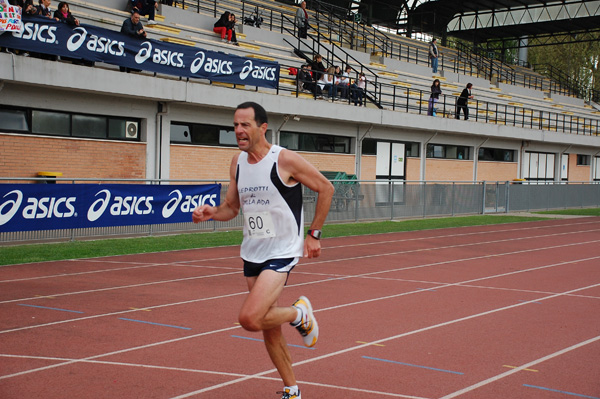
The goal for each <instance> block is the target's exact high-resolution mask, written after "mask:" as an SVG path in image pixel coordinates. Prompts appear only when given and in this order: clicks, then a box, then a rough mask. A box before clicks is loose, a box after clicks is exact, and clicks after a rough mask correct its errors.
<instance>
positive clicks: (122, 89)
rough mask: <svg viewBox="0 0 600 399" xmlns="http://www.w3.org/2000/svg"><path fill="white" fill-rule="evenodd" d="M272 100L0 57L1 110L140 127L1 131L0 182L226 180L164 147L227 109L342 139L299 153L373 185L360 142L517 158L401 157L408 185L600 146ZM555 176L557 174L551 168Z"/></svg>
mask: <svg viewBox="0 0 600 399" xmlns="http://www.w3.org/2000/svg"><path fill="white" fill-rule="evenodd" d="M276 94H277V93H276V92H275V91H273V90H271V91H269V90H262V89H261V90H254V88H246V89H245V90H242V89H231V88H227V87H221V86H216V85H210V84H207V82H205V81H195V80H190V81H186V80H179V79H177V78H173V77H166V76H152V75H151V74H144V73H140V74H126V73H121V72H119V71H118V70H117V69H116V68H115V67H112V66H108V65H97V66H96V67H94V68H88V67H83V66H77V65H72V64H70V63H65V62H54V61H45V60H41V59H37V58H34V57H22V56H16V55H13V54H7V53H0V105H4V106H12V107H24V108H26V107H31V108H36V109H47V110H56V111H61V112H79V113H83V114H91V115H112V116H119V117H124V118H136V119H138V120H139V121H140V138H139V140H140V141H139V142H133V143H132V142H122V141H109V140H97V139H76V138H68V139H67V138H54V137H53V138H48V137H46V136H40V135H32V134H29V135H28V134H11V133H16V132H14V131H13V132H10V131H4V134H2V135H0V148H1V150H0V151H2V155H3V157H2V161H1V163H0V176H2V177H29V176H34V175H35V174H36V173H37V172H38V171H45V170H48V169H55V170H56V169H57V170H56V171H59V172H63V173H64V177H69V178H76V177H79V178H81V177H87V176H93V177H103V178H122V177H144V178H147V179H154V178H162V179H169V178H171V179H176V178H183V179H189V178H193V179H203V178H207V179H221V178H227V171H228V166H229V161H230V159H231V156H232V154H233V153H235V151H236V150H235V149H234V148H220V147H207V146H198V145H175V144H171V142H170V126H171V123H172V122H194V123H206V124H214V125H222V126H231V125H232V117H233V112H234V109H235V106H236V105H237V104H239V103H241V102H243V101H255V102H258V103H260V104H262V105H263V106H264V107H265V109H266V110H267V112H268V113H269V118H270V121H269V129H270V132H269V133H268V134H269V138H270V140H271V141H272V142H273V143H278V139H279V133H280V132H285V131H288V132H299V133H308V134H327V135H334V136H343V137H348V138H350V139H351V143H352V145H351V152H350V154H330V153H302V154H303V155H304V156H306V157H307V159H309V160H310V161H311V162H313V163H314V164H316V165H317V167H318V168H319V169H321V170H335V171H344V172H346V173H352V174H357V175H359V176H358V177H359V178H360V179H373V178H374V174H375V173H374V170H375V167H374V166H375V158H376V157H375V156H362V157H358V158H357V157H356V155H355V154H356V153H357V152H358V153H359V154H360V145H359V142H360V141H361V140H362V139H364V138H369V139H374V140H385V141H394V142H405V143H418V144H419V146H420V147H421V154H422V156H424V154H425V152H424V150H423V149H424V148H426V146H427V144H443V145H461V146H468V147H470V148H471V149H472V154H473V155H476V154H477V152H476V151H477V149H478V148H480V147H482V146H483V147H493V148H502V149H510V150H514V151H515V152H516V153H518V154H519V156H517V157H516V160H515V161H514V162H511V163H508V164H502V165H487V164H486V163H484V162H475V161H474V156H471V157H470V159H469V160H438V159H429V158H427V159H425V160H422V159H421V158H419V157H416V158H407V162H406V179H407V180H422V179H427V180H443V181H451V180H454V181H457V180H464V181H471V180H474V179H477V180H512V179H515V178H521V177H522V176H523V174H522V173H520V172H519V171H520V170H521V169H522V168H521V167H520V159H521V156H520V154H522V153H523V152H524V151H542V152H549V153H554V154H556V155H557V156H556V159H557V160H559V159H560V158H561V157H560V156H559V155H562V154H563V153H568V154H570V155H571V156H572V157H575V158H574V159H575V162H576V155H577V154H584V155H589V156H590V157H591V158H592V159H595V157H594V155H596V154H597V153H598V149H599V147H600V141H599V140H598V137H595V136H589V135H588V136H584V135H574V134H566V133H559V132H552V131H544V130H535V129H526V128H520V127H513V126H504V125H495V124H484V123H481V122H475V121H467V122H465V121H462V120H461V121H458V120H455V119H447V118H432V117H427V116H425V115H418V114H414V113H407V112H404V111H390V110H380V109H377V108H374V107H367V108H364V107H363V108H359V107H353V106H349V105H348V104H343V103H331V102H324V101H315V100H310V99H298V98H295V97H293V96H290V95H289V94H287V93H279V95H276ZM294 116H295V117H296V118H293V117H294ZM48 143H54V144H53V145H52V148H53V150H52V151H53V152H47V150H46V152H45V150H44V149H47V148H48ZM42 153H45V155H53V156H51V157H46V156H42V155H40V154H42ZM24 160H25V161H24ZM18 165H19V166H18ZM555 169H556V170H560V164H559V161H557V165H556V167H555ZM576 171H577V172H576ZM590 174H591V172H590V168H589V166H588V167H587V168H586V167H578V166H576V165H575V166H571V165H570V167H569V180H571V181H589V180H590V179H591V176H590ZM556 175H557V176H559V175H560V174H559V173H557V174H556Z"/></svg>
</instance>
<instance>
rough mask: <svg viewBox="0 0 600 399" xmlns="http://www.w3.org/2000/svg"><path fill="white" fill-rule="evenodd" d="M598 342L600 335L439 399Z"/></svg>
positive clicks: (472, 389) (473, 388)
mask: <svg viewBox="0 0 600 399" xmlns="http://www.w3.org/2000/svg"><path fill="white" fill-rule="evenodd" d="M599 340H600V335H599V336H597V337H594V338H590V339H588V340H587V341H583V342H580V343H578V344H575V345H572V346H569V347H568V348H564V349H562V350H559V351H558V352H554V353H551V354H549V355H547V356H544V357H540V358H539V359H535V360H533V361H531V362H529V363H526V364H523V365H522V366H519V367H517V368H514V369H511V370H509V371H506V372H504V373H502V374H498V375H495V376H493V377H491V378H488V379H487V380H483V381H480V382H478V383H477V384H473V385H471V386H469V387H466V388H463V389H461V390H459V391H456V392H453V393H451V394H448V395H445V396H442V397H441V398H440V399H451V398H455V397H457V396H460V395H462V394H464V393H467V392H471V391H474V390H475V389H477V388H481V387H482V386H485V385H488V384H491V383H494V382H496V381H498V380H500V379H502V378H505V377H508V376H510V375H513V374H515V373H518V372H519V371H522V370H524V369H528V368H530V367H532V366H535V365H537V364H539V363H542V362H545V361H546V360H550V359H553V358H555V357H558V356H560V355H564V354H565V353H568V352H571V351H573V350H575V349H579V348H581V347H583V346H585V345H589V344H591V343H594V342H596V341H599Z"/></svg>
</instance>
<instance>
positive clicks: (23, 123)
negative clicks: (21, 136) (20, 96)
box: [0, 108, 29, 132]
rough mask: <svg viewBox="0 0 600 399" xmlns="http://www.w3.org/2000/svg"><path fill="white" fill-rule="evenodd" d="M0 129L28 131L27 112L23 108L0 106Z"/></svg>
mask: <svg viewBox="0 0 600 399" xmlns="http://www.w3.org/2000/svg"><path fill="white" fill-rule="evenodd" d="M0 130H7V131H14V132H22V131H29V123H28V122H27V113H26V112H25V111H23V110H16V109H1V108H0Z"/></svg>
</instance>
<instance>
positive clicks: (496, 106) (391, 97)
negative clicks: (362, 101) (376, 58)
mask: <svg viewBox="0 0 600 399" xmlns="http://www.w3.org/2000/svg"><path fill="white" fill-rule="evenodd" d="M288 43H289V42H288ZM290 44H291V43H290ZM282 67H283V68H282V69H285V68H289V67H293V68H297V69H300V65H284V64H282ZM353 73H354V74H355V75H354V76H350V78H351V79H352V80H355V79H356V78H357V77H358V76H357V71H356V70H355V69H353ZM336 76H338V77H339V75H336ZM281 78H284V76H281ZM291 78H293V79H296V76H292V77H291ZM299 83H302V82H297V84H296V86H294V87H286V86H284V85H281V84H280V85H279V87H278V92H279V91H286V90H287V91H295V96H296V97H299V95H300V90H298V84H299ZM332 91H333V92H334V93H336V92H337V87H336V86H335V85H334V87H333V89H332ZM347 92H348V93H351V90H348V91H347ZM313 96H314V97H317V95H316V93H313ZM365 96H366V98H367V99H368V100H369V101H370V102H372V103H373V104H375V105H376V106H377V107H379V108H384V109H388V110H392V111H404V112H413V113H418V114H421V115H423V114H425V115H426V114H428V108H429V97H430V91H429V90H422V89H412V88H410V87H405V86H400V85H395V84H391V83H382V82H380V81H378V80H375V81H369V80H367V82H366V88H365ZM335 97H336V96H335V95H334V96H333V97H331V98H328V99H327V100H329V101H338V102H340V103H344V102H345V103H348V104H352V103H353V99H352V97H351V96H348V98H335ZM457 99H458V97H457V96H454V95H446V94H442V95H440V98H439V101H438V102H437V104H436V109H437V114H438V115H440V116H442V117H446V118H454V117H455V115H456V112H457V107H456V100H457ZM468 108H469V119H471V120H475V121H477V122H483V123H492V124H501V125H507V126H515V127H522V128H527V129H536V130H551V131H556V132H561V133H567V134H577V135H586V136H596V135H599V134H600V118H598V119H597V118H590V117H585V116H581V115H575V114H573V113H571V112H569V113H564V112H554V111H548V110H545V109H542V107H539V108H534V107H525V106H523V105H511V104H507V103H497V102H491V101H483V100H477V99H473V100H469V107H468Z"/></svg>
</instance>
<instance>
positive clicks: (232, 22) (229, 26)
mask: <svg viewBox="0 0 600 399" xmlns="http://www.w3.org/2000/svg"><path fill="white" fill-rule="evenodd" d="M236 22H237V20H236V19H235V14H234V13H231V14H229V23H228V24H227V29H231V44H233V45H234V46H239V45H240V44H239V43H238V41H237V37H236V36H235V24H236Z"/></svg>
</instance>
